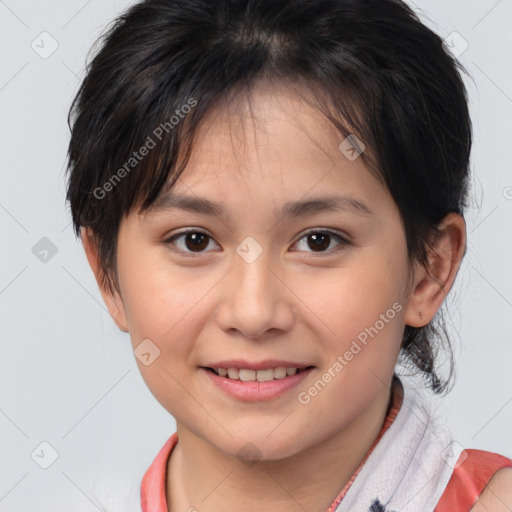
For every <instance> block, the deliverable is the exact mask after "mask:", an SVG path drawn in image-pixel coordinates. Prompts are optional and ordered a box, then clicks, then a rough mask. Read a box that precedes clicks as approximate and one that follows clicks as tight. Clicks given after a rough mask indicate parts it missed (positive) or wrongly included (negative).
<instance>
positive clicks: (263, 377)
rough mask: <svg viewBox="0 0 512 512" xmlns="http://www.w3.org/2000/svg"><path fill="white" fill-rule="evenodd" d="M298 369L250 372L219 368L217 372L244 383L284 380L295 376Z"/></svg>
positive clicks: (280, 368) (283, 368) (281, 368)
mask: <svg viewBox="0 0 512 512" xmlns="http://www.w3.org/2000/svg"><path fill="white" fill-rule="evenodd" d="M298 371H299V369H298V368H292V367H288V368H285V367H284V366H278V367H277V368H268V369H267V370H249V369H247V368H228V369H226V368H217V369H216V372H217V374H218V375H220V376H221V377H226V376H227V377H228V378H230V379H232V380H241V381H244V382H249V381H256V380H257V381H258V382H268V381H271V380H274V379H284V378H285V377H288V376H289V375H295V374H296V373H297V372H298Z"/></svg>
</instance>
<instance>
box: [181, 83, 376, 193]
mask: <svg viewBox="0 0 512 512" xmlns="http://www.w3.org/2000/svg"><path fill="white" fill-rule="evenodd" d="M344 139H345V136H344V135H342V134H341V133H340V132H339V130H337V129H336V128H335V127H334V126H333V125H332V123H331V122H330V121H329V120H328V119H327V118H326V117H325V115H324V114H323V113H322V112H321V111H319V109H318V108H317V107H316V105H315V104H314V99H312V98H311V93H310V92H308V91H307V90H305V91H304V92H302V91H301V92H300V94H298V93H297V92H296V91H294V90H292V89H290V88H288V87H286V86H285V85H279V84H275V85H270V84H265V83H262V84H261V85H259V86H258V87H256V88H255V89H253V90H252V91H251V93H250V94H248V93H240V94H238V95H237V96H235V97H234V98H232V99H230V100H229V101H227V102H226V103H222V104H221V105H219V106H218V107H217V108H214V109H212V110H211V111H210V112H209V113H208V114H207V115H206V116H205V118H204V119H203V121H202V122H201V124H200V126H199V129H198V131H197V133H196V136H195V139H194V144H193V149H192V153H191V156H190V159H189V161H188V163H187V166H186V168H185V171H184V172H183V173H182V174H181V175H180V179H179V181H178V183H176V184H175V185H174V186H173V189H174V190H175V191H178V190H181V191H183V185H184V184H185V183H186V184H187V185H188V186H192V185H198V184H199V183H203V184H205V186H213V185H214V184H215V185H216V186H220V187H222V186H227V185H232V184H233V183H234V181H238V182H239V183H240V184H243V183H246V184H247V183H248V182H254V181H256V184H260V185H262V186H263V185H265V184H266V183H267V182H269V181H270V182H274V184H277V183H279V184H280V188H281V189H282V188H283V187H289V186H292V187H293V188H295V192H296V193H299V191H300V190H299V189H303V192H304V193H306V190H304V188H307V187H308V186H309V187H311V186H313V184H314V183H315V182H320V181H322V180H323V179H324V178H325V177H326V176H327V175H331V174H340V173H341V174H343V173H345V174H346V176H345V183H346V184H347V185H348V182H349V181H354V182H356V181H359V178H362V179H363V181H367V180H368V179H370V178H372V177H373V175H372V176H370V175H369V171H368V169H367V167H366V165H365V162H364V159H363V158H362V157H359V158H355V159H349V158H347V154H346V153H344V152H343V151H341V150H340V144H343V142H344ZM351 140H352V139H351ZM368 153H369V151H368V150H367V148H365V154H368ZM352 178H357V179H356V180H353V179H352ZM373 178H374V177H373ZM374 179H375V178H374ZM328 181H329V180H328ZM354 184H355V183H354Z"/></svg>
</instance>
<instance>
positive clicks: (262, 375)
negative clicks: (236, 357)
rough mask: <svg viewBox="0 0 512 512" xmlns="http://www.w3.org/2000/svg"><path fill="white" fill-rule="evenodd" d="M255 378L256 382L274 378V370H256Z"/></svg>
mask: <svg viewBox="0 0 512 512" xmlns="http://www.w3.org/2000/svg"><path fill="white" fill-rule="evenodd" d="M256 380H257V381H258V382H267V381H268V380H274V370H272V369H270V370H258V371H257V372H256Z"/></svg>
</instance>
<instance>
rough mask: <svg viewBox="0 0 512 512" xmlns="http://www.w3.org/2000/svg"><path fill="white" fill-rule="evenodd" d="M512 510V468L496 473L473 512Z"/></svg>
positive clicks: (472, 509) (507, 511) (474, 506)
mask: <svg viewBox="0 0 512 512" xmlns="http://www.w3.org/2000/svg"><path fill="white" fill-rule="evenodd" d="M510 510H512V467H508V468H502V469H499V470H498V471H496V473H494V475H493V477H492V478H491V479H490V480H489V483H488V484H487V485H486V487H485V489H484V490H483V492H482V494H481V495H480V497H479V498H478V500H477V501H476V502H475V504H474V505H473V507H472V508H471V512H490V511H492V512H510Z"/></svg>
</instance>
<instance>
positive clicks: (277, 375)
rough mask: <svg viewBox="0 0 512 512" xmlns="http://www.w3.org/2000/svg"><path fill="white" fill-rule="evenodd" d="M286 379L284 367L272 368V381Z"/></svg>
mask: <svg viewBox="0 0 512 512" xmlns="http://www.w3.org/2000/svg"><path fill="white" fill-rule="evenodd" d="M285 377H286V368H285V367H284V366H278V367H277V368H274V379H284V378H285Z"/></svg>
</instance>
